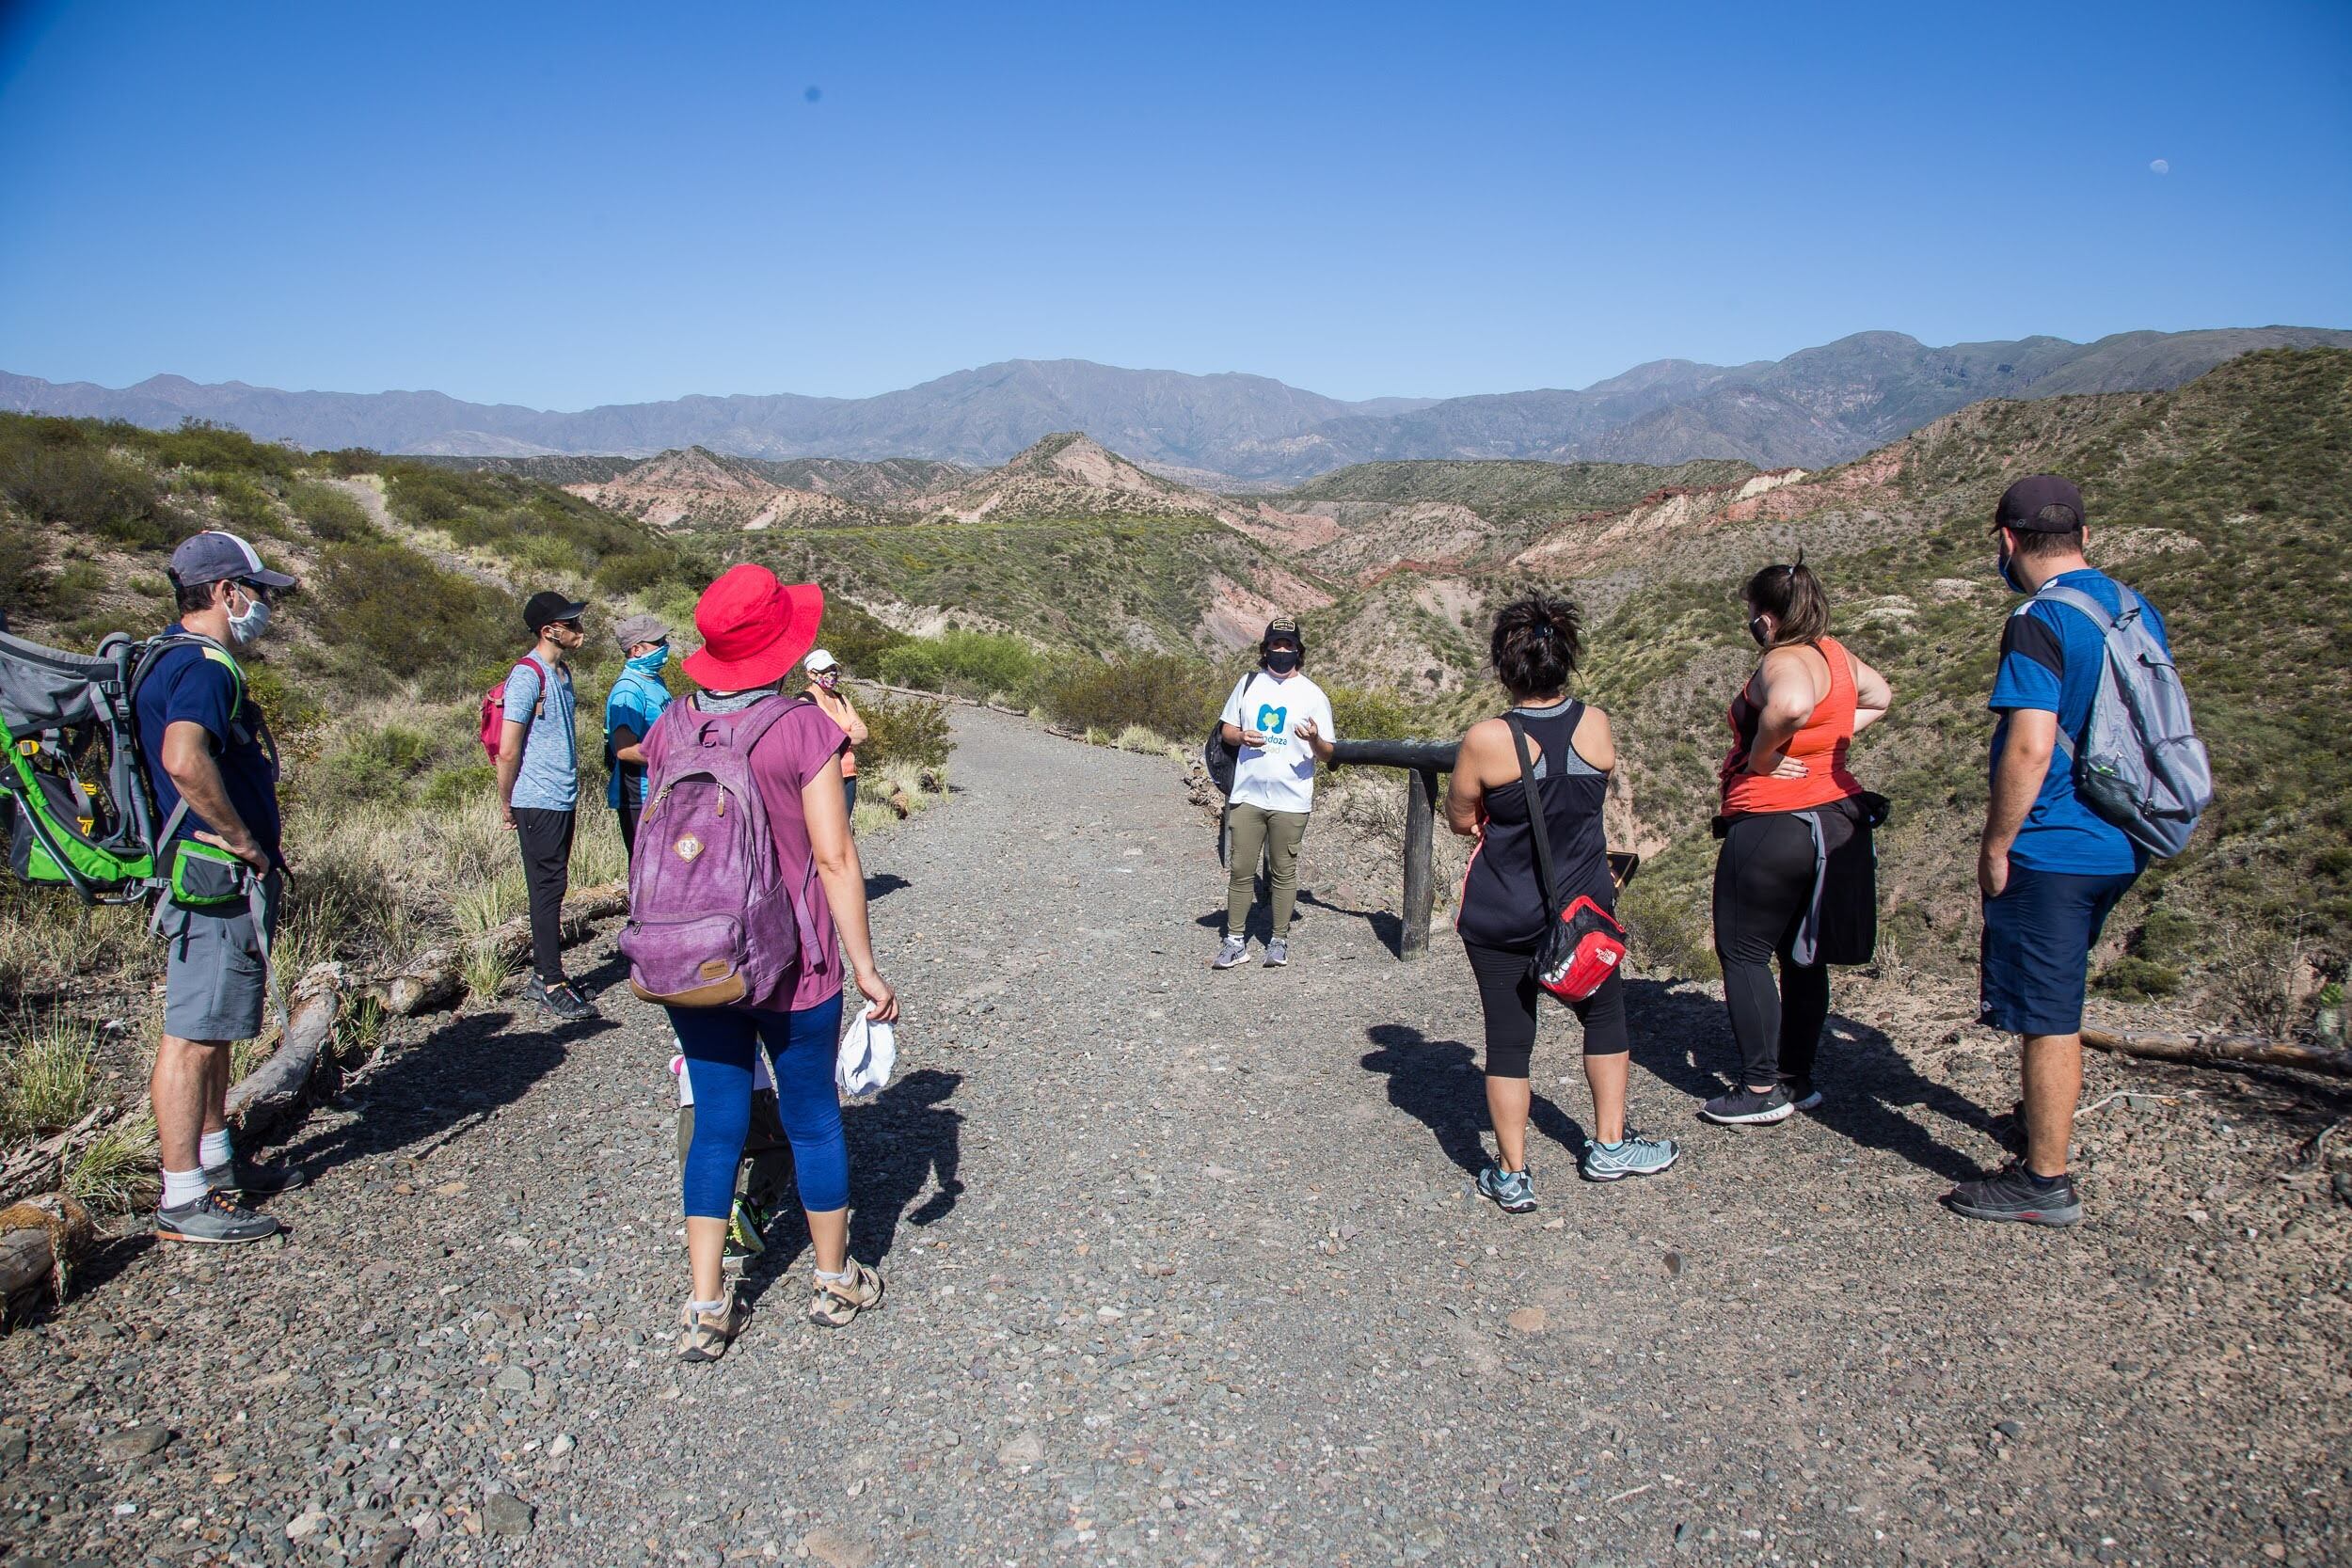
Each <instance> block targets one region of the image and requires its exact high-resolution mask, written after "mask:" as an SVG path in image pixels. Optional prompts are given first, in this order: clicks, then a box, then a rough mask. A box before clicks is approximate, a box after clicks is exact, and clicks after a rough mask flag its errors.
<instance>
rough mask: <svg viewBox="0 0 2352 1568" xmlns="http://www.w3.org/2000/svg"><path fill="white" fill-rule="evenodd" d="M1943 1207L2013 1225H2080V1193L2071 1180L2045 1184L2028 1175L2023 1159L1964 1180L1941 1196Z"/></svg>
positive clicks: (2062, 1179)
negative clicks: (1985, 1174)
mask: <svg viewBox="0 0 2352 1568" xmlns="http://www.w3.org/2000/svg"><path fill="white" fill-rule="evenodd" d="M1944 1204H1945V1207H1947V1208H1948V1209H1949V1210H1951V1212H1953V1213H1955V1214H1961V1215H1964V1216H1965V1217H1967V1218H1969V1219H1972V1220H2006V1221H2008V1222H2009V1223H2010V1224H2012V1225H2080V1224H2081V1223H2082V1218H2083V1200H2082V1195H2081V1194H2079V1193H2077V1192H2075V1191H2074V1178H2073V1177H2071V1176H2061V1177H2058V1178H2056V1179H2055V1180H2051V1181H2050V1182H2048V1183H2047V1184H2046V1185H2045V1184H2043V1183H2042V1182H2041V1181H2039V1180H2037V1179H2036V1178H2034V1177H2032V1176H2030V1175H2028V1174H2027V1173H2026V1162H2024V1161H2023V1160H2011V1161H2010V1163H2009V1164H2006V1165H2003V1166H2002V1167H2001V1168H2000V1169H1999V1170H1996V1171H1994V1173H1993V1174H1992V1175H1991V1176H1980V1177H1979V1178H1977V1180H1974V1181H1963V1182H1962V1183H1961V1184H1960V1185H1959V1186H1957V1187H1954V1188H1953V1189H1952V1190H1951V1191H1950V1192H1948V1193H1947V1194H1945V1195H1944Z"/></svg>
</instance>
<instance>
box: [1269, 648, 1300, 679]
mask: <svg viewBox="0 0 2352 1568" xmlns="http://www.w3.org/2000/svg"><path fill="white" fill-rule="evenodd" d="M1265 667H1266V668H1267V669H1269V670H1271V671H1273V672H1274V673H1276V674H1278V675H1287V674H1289V673H1291V672H1292V671H1293V670H1295V669H1297V668H1298V650H1297V649H1295V648H1269V649H1267V650H1266V656H1265Z"/></svg>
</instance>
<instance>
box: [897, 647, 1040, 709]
mask: <svg viewBox="0 0 2352 1568" xmlns="http://www.w3.org/2000/svg"><path fill="white" fill-rule="evenodd" d="M874 664H875V668H876V670H877V671H878V672H879V673H880V674H881V676H882V679H883V680H885V681H888V682H889V683H890V684H891V685H893V686H912V687H919V688H921V689H924V690H926V691H949V692H954V693H956V694H957V695H959V696H970V697H977V696H982V695H985V694H986V693H988V692H991V691H999V690H1003V691H1017V690H1022V689H1026V688H1027V686H1028V684H1029V683H1030V682H1031V681H1032V680H1034V679H1036V678H1037V675H1038V673H1039V672H1040V671H1041V668H1042V662H1041V660H1040V659H1039V657H1038V656H1037V654H1036V653H1035V652H1034V651H1033V650H1032V649H1031V648H1030V647H1029V645H1028V644H1027V643H1026V642H1024V641H1021V639H1019V638H1017V637H1006V636H1002V635H1000V634H998V633H994V632H984V631H948V632H942V633H941V634H940V635H939V636H937V637H918V638H910V639H908V640H907V641H904V642H901V643H899V644H898V645H897V646H896V647H892V648H888V649H885V650H883V652H882V654H881V655H880V656H879V657H877V658H876V659H875V661H874Z"/></svg>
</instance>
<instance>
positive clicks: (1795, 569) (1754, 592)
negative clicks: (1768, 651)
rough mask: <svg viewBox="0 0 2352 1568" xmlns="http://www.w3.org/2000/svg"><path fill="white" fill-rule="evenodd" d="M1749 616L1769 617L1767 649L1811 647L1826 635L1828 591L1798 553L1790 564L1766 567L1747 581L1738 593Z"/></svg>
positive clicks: (1827, 629)
mask: <svg viewBox="0 0 2352 1568" xmlns="http://www.w3.org/2000/svg"><path fill="white" fill-rule="evenodd" d="M1740 597H1741V598H1743V599H1745V600H1746V601H1747V604H1748V613H1749V614H1750V615H1751V616H1756V615H1770V616H1771V617H1772V622H1773V626H1774V629H1773V632H1772V641H1771V642H1769V643H1767V644H1766V646H1767V647H1772V648H1787V647H1791V646H1795V645H1797V644H1800V643H1802V644H1805V645H1810V644H1812V643H1815V642H1819V641H1820V640H1821V639H1822V638H1824V637H1827V636H1828V635H1829V591H1828V590H1827V589H1825V588H1823V587H1822V586H1821V579H1820V578H1818V577H1816V576H1814V574H1813V568H1812V567H1810V566H1808V565H1806V564H1805V563H1804V551H1803V550H1799V551H1798V552H1797V559H1796V561H1795V562H1794V563H1793V564H1790V565H1786V566H1780V565H1774V566H1767V567H1765V568H1764V569H1763V570H1762V571H1760V572H1758V573H1756V576H1754V577H1752V578H1748V582H1747V586H1746V587H1745V588H1742V589H1741V590H1740Z"/></svg>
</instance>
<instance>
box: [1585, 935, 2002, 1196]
mask: <svg viewBox="0 0 2352 1568" xmlns="http://www.w3.org/2000/svg"><path fill="white" fill-rule="evenodd" d="M1626 1012H1627V1015H1628V1019H1629V1022H1630V1023H1631V1025H1632V1031H1631V1032H1632V1036H1633V1059H1634V1061H1635V1062H1637V1063H1638V1064H1640V1065H1641V1066H1642V1067H1644V1068H1645V1069H1648V1070H1649V1071H1651V1072H1652V1073H1655V1074H1656V1075H1657V1076H1658V1077H1660V1078H1661V1079H1663V1080H1664V1081H1665V1082H1666V1083H1668V1084H1670V1085H1673V1086H1675V1087H1676V1088H1677V1089H1680V1090H1681V1091H1682V1092H1683V1093H1685V1094H1687V1095H1689V1096H1690V1097H1691V1100H1692V1103H1691V1105H1690V1106H1689V1107H1688V1112H1689V1114H1692V1115H1695V1114H1696V1112H1697V1110H1698V1102H1699V1101H1706V1100H1709V1099H1712V1098H1713V1097H1714V1096H1716V1095H1719V1094H1722V1093H1724V1092H1725V1091H1726V1090H1728V1089H1729V1088H1730V1087H1731V1085H1732V1083H1733V1081H1734V1080H1735V1079H1737V1078H1738V1077H1739V1075H1740V1056H1739V1051H1738V1048H1737V1047H1736V1046H1735V1045H1734V1044H1733V1042H1732V1038H1731V1025H1730V1022H1729V1021H1728V1019H1727V1018H1726V1017H1725V1015H1724V1005H1723V1004H1722V1003H1721V1002H1719V1001H1717V1000H1715V999H1714V998H1713V997H1711V996H1708V995H1707V994H1706V993H1705V992H1703V991H1699V990H1692V989H1689V988H1685V987H1678V986H1672V985H1669V984H1667V983H1665V982H1662V981H1658V980H1628V981H1627V982H1626ZM1813 1080H1814V1082H1815V1084H1817V1085H1819V1086H1820V1090H1821V1094H1822V1101H1821V1105H1820V1109H1818V1110H1816V1111H1814V1112H1812V1113H1810V1114H1811V1115H1812V1117H1814V1119H1816V1120H1818V1121H1819V1122H1820V1123H1821V1125H1822V1126H1824V1127H1827V1128H1829V1129H1830V1130H1831V1131H1832V1132H1836V1133H1839V1134H1841V1135H1842V1136H1844V1137H1847V1138H1850V1139H1851V1140H1852V1141H1853V1142H1854V1143H1856V1144H1859V1145H1861V1146H1862V1147H1863V1148H1879V1149H1884V1150H1885V1151H1886V1152H1887V1153H1889V1154H1894V1155H1899V1156H1900V1157H1901V1158H1903V1159H1905V1160H1908V1161H1910V1162H1911V1163H1912V1164H1915V1165H1917V1166H1918V1167H1919V1168H1920V1169H1922V1170H1925V1171H1929V1172H1931V1173H1932V1174H1934V1175H1937V1176H1942V1177H1947V1178H1949V1179H1950V1180H1955V1181H1964V1180H1969V1179H1970V1178H1972V1177H1975V1176H1977V1175H1979V1174H1980V1166H1979V1163H1978V1161H1976V1160H1975V1159H1973V1158H1971V1157H1970V1156H1968V1155H1965V1154H1963V1153H1962V1152H1960V1151H1959V1150H1958V1149H1955V1148H1950V1147H1948V1146H1947V1145H1946V1144H1944V1143H1943V1142H1941V1141H1940V1140H1938V1139H1937V1138H1936V1137H1935V1135H1934V1134H1933V1133H1931V1132H1929V1131H1928V1130H1927V1129H1926V1128H1924V1127H1922V1126H1920V1125H1919V1123H1917V1122H1916V1121H1914V1120H1913V1119H1912V1118H1911V1117H1909V1116H1907V1115H1905V1114H1904V1108H1905V1107H1912V1106H1916V1107H1919V1108H1922V1109H1925V1110H1928V1111H1932V1112H1934V1113H1935V1114H1937V1115H1939V1116H1943V1117H1949V1118H1950V1119H1952V1120H1954V1121H1957V1122H1959V1123H1961V1124H1962V1125H1963V1126H1966V1127H1973V1128H1975V1129H1976V1130H1977V1131H1979V1132H1982V1133H1983V1134H1984V1135H1985V1136H1986V1137H1988V1138H1992V1139H1994V1140H1995V1141H1998V1139H1999V1137H2000V1130H1999V1129H1998V1128H1997V1127H1996V1126H1995V1125H1994V1118H1993V1117H1992V1115H1991V1114H1990V1113H1989V1112H1987V1111H1986V1110H1985V1109H1984V1107H1983V1106H1981V1105H1979V1104H1978V1103H1977V1102H1976V1101H1973V1100H1970V1099H1969V1098H1968V1097H1967V1096H1965V1095H1963V1094H1961V1093H1959V1092H1958V1091H1956V1090H1954V1089H1952V1088H1950V1087H1948V1086H1947V1085H1943V1084H1938V1083H1936V1082H1934V1081H1933V1080H1932V1079H1929V1078H1924V1077H1922V1076H1920V1074H1919V1072H1918V1069H1915V1068H1914V1067H1913V1066H1912V1065H1911V1062H1910V1059H1909V1058H1908V1057H1906V1056H1904V1055H1903V1053H1901V1052H1900V1051H1899V1050H1897V1049H1896V1047H1895V1042H1894V1041H1893V1040H1892V1039H1889V1038H1888V1037H1886V1035H1885V1034H1884V1033H1883V1031H1881V1030H1878V1029H1874V1028H1872V1027H1871V1026H1870V1025H1868V1024H1867V1023H1862V1022H1856V1021H1855V1020H1853V1019H1851V1018H1849V1017H1847V1016H1846V1015H1845V1014H1843V1013H1832V1014H1830V1015H1829V1023H1828V1026H1827V1027H1826V1028H1825V1029H1824V1030H1823V1031H1822V1034H1821V1053H1820V1060H1819V1061H1818V1062H1817V1063H1816V1064H1815V1066H1814V1069H1813ZM1800 1114H1801V1115H1802V1114H1804V1113H1800ZM1766 1132H1767V1133H1768V1134H1769V1132H1770V1130H1769V1129H1767V1130H1766Z"/></svg>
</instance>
